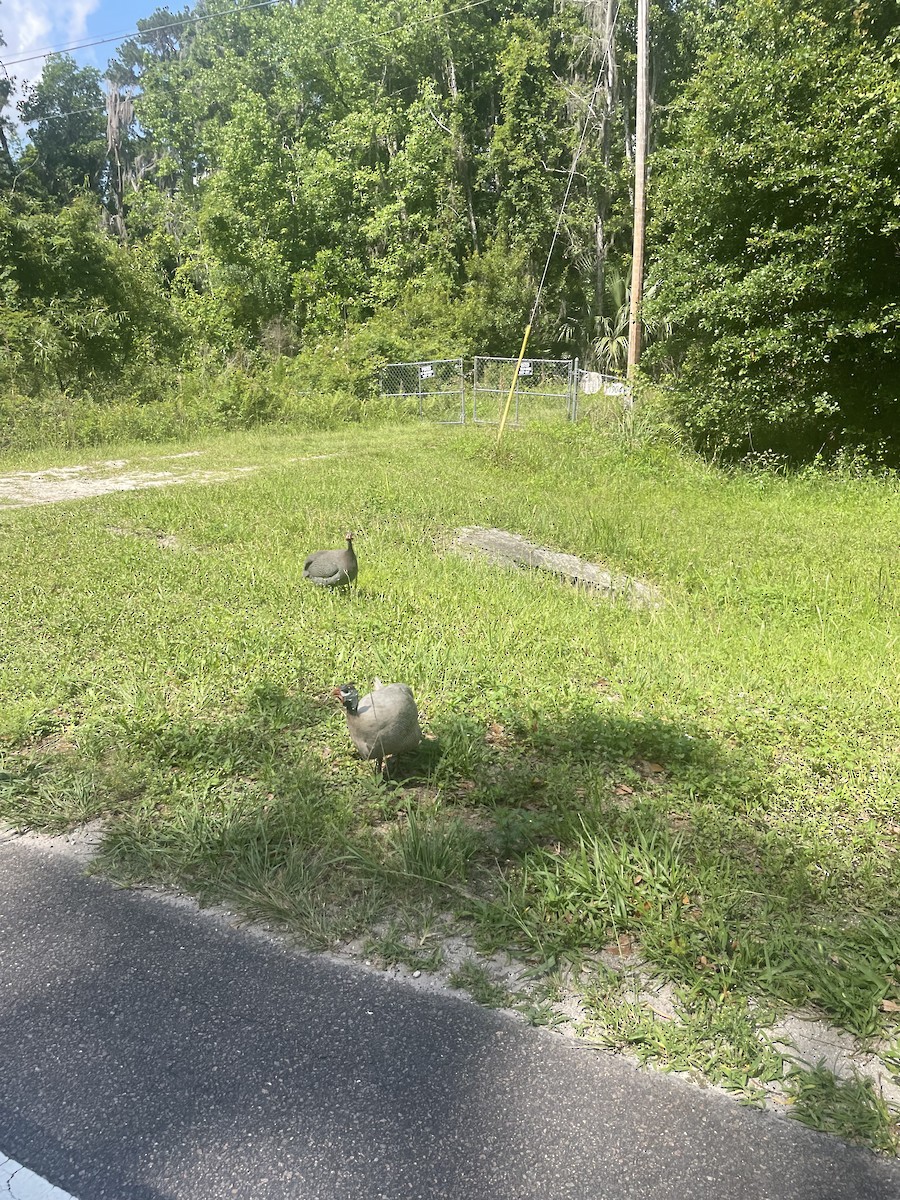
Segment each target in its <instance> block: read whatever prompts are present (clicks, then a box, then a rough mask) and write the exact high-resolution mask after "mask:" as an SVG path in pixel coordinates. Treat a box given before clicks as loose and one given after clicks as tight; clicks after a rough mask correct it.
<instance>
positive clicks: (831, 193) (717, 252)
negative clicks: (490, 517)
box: [0, 0, 900, 458]
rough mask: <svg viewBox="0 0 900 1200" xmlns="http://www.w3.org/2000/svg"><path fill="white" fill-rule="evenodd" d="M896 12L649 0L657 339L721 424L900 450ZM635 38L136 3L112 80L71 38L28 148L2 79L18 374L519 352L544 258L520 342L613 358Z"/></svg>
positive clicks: (698, 422)
mask: <svg viewBox="0 0 900 1200" xmlns="http://www.w3.org/2000/svg"><path fill="white" fill-rule="evenodd" d="M897 16H898V14H897V5H896V0H865V2H862V3H859V4H857V5H850V6H848V5H846V4H841V3H838V0H805V2H803V3H800V2H799V0H725V2H724V3H713V2H712V0H686V2H680V3H676V2H675V0H657V2H656V3H654V4H653V6H652V13H651V29H652V32H653V37H652V55H651V59H652V61H651V74H652V78H653V91H654V112H655V116H654V121H653V130H652V133H653V138H652V150H653V154H652V156H651V172H650V192H649V194H650V202H651V210H652V211H651V216H652V225H651V237H650V244H649V250H650V260H651V275H652V279H651V284H652V286H651V288H650V291H649V295H650V299H649V303H648V305H647V309H646V321H645V332H646V333H647V334H648V335H650V336H649V337H648V339H647V340H650V341H652V340H653V338H654V337H655V339H656V347H655V353H653V352H651V355H650V356H649V357H648V359H647V365H648V367H649V369H651V370H652V371H653V372H654V373H656V374H659V375H666V376H668V377H669V379H668V382H669V383H670V384H671V386H672V389H673V391H672V395H673V397H674V400H675V407H676V410H677V413H678V416H679V419H680V420H681V421H682V423H683V424H684V426H685V427H686V428H687V430H688V431H689V432H690V434H691V435H692V437H693V438H694V439H695V441H696V442H697V443H698V444H699V445H701V446H703V447H704V448H705V449H707V450H711V451H715V452H722V453H724V454H727V455H731V456H736V457H741V456H743V455H744V454H746V453H748V452H754V453H756V454H759V453H760V452H776V453H778V454H787V455H790V456H794V457H801V456H807V455H810V454H814V453H816V452H818V451H821V452H823V453H824V454H826V455H829V456H830V455H833V454H835V453H836V452H838V451H839V450H841V449H842V448H846V447H848V446H856V445H862V446H865V447H866V448H867V449H868V450H872V449H875V450H876V451H878V452H879V453H880V454H881V456H882V457H883V458H890V457H896V452H895V450H894V447H893V442H894V441H895V440H896V438H895V435H896V432H897V428H896V424H897V416H896V401H897V391H898V382H897V381H898V378H900V370H898V365H900V364H898V355H900V332H898V322H897V315H898V306H900V284H898V272H897V270H896V256H897V250H898V230H900V203H898V193H897V184H896V180H897V177H898V174H900V121H898V117H897V113H898V111H900V73H898V69H897V68H898V53H900V51H898V29H900V22H898V19H897ZM197 17H200V18H202V19H199V20H198V19H196V18H197ZM633 45H634V19H633V10H632V7H631V4H630V3H626V4H625V5H624V6H623V7H622V8H621V9H620V8H619V7H618V6H617V5H615V3H614V2H613V0H578V2H577V3H576V2H574V0H572V2H566V3H563V4H557V3H553V2H552V0H519V2H517V3H513V2H512V0H471V2H470V3H468V4H466V5H463V6H457V7H452V6H449V5H446V6H441V5H439V6H434V5H433V4H430V3H429V4H425V3H424V0H400V2H399V3H397V4H396V5H394V6H392V7H391V9H390V10H389V11H388V10H385V8H384V6H383V5H381V4H377V3H375V0H319V2H317V3H309V4H303V5H291V4H273V5H271V6H269V7H260V8H249V9H246V10H243V11H241V10H238V11H235V10H234V9H233V8H232V7H231V6H229V5H225V4H224V3H221V2H220V0H207V2H206V3H201V4H198V6H197V8H196V10H192V9H189V8H185V9H184V10H181V11H177V12H174V13H173V12H171V11H169V10H168V9H159V10H157V11H156V12H155V13H153V14H152V15H151V16H150V17H148V18H147V19H146V20H143V21H140V22H139V30H138V33H137V34H136V35H135V36H134V37H132V38H131V39H129V40H128V41H126V42H124V43H123V44H122V45H121V46H120V48H119V51H118V54H117V56H116V58H115V59H113V61H112V62H111V63H110V64H109V67H108V70H107V72H106V75H105V80H104V81H103V83H104V86H105V94H104V91H103V88H101V80H100V78H99V76H98V73H97V72H96V71H94V70H93V69H91V68H79V67H77V66H76V65H75V63H74V62H73V60H72V59H70V58H67V57H66V56H65V55H56V56H51V58H50V59H49V60H48V62H47V65H46V67H45V70H44V73H43V76H42V78H41V79H40V80H39V81H38V82H37V83H36V84H34V85H33V86H32V87H31V88H30V89H29V90H28V91H27V93H26V95H25V97H24V99H22V100H21V101H20V103H19V109H18V111H19V116H20V118H21V119H22V120H24V121H26V122H27V123H28V129H29V142H28V144H27V145H26V146H25V148H24V149H22V148H21V147H17V145H16V143H15V139H14V138H13V141H12V143H11V146H12V148H10V144H9V143H8V139H7V137H6V134H7V133H9V134H10V135H11V136H12V133H11V128H10V126H9V122H8V119H6V120H4V118H3V112H2V106H3V104H5V103H6V102H7V101H8V98H9V88H8V85H7V84H4V85H3V87H4V90H3V91H0V132H3V133H4V138H3V140H2V143H0V206H2V211H3V213H4V214H5V215H4V216H3V218H2V223H3V225H4V228H5V229H7V230H13V229H15V230H18V225H17V223H22V231H23V232H22V237H23V238H24V241H23V242H22V244H21V245H19V244H18V241H17V238H18V233H17V234H16V237H12V236H6V238H5V250H4V258H3V260H2V262H0V270H2V271H4V272H5V274H4V276H3V278H4V279H5V280H6V283H5V285H4V293H3V304H4V307H3V310H2V324H3V328H2V331H0V333H2V338H0V378H2V379H3V380H4V381H5V383H4V386H5V388H6V395H7V400H6V401H5V402H4V404H5V407H6V408H7V410H9V409H13V410H14V409H16V407H17V406H18V405H20V404H21V403H23V402H24V401H26V400H34V399H36V398H41V399H42V401H43V399H44V398H46V395H47V389H48V388H51V389H52V388H55V389H57V391H58V392H59V393H60V394H63V395H65V396H67V397H71V396H84V395H88V394H89V395H91V396H93V397H94V399H96V400H97V401H98V402H102V401H103V400H104V397H105V399H106V400H107V401H109V402H111V401H116V402H118V401H121V400H128V399H129V398H130V397H134V396H136V395H139V396H140V398H142V399H143V400H148V399H150V398H151V397H153V396H155V397H157V398H163V397H165V396H166V395H167V394H169V393H170V392H171V388H172V386H173V384H172V378H173V372H174V371H175V370H176V368H177V369H179V370H182V371H187V372H188V373H190V372H192V371H194V370H195V369H198V368H202V370H203V371H204V372H207V373H208V372H209V370H210V369H211V368H212V369H213V371H215V370H217V369H223V370H225V369H228V370H230V369H231V367H233V366H234V365H235V364H240V365H241V367H242V369H243V368H246V369H248V370H250V371H251V372H254V373H256V372H261V374H262V376H266V375H267V374H268V373H269V372H270V370H271V364H272V360H273V359H277V358H279V357H282V356H291V357H293V356H295V355H298V354H300V355H301V356H302V358H303V362H304V363H305V364H306V365H305V366H304V367H303V368H302V370H301V374H303V375H305V376H308V377H309V378H311V379H314V378H318V377H319V376H325V377H327V378H330V379H333V378H334V377H336V376H340V375H341V374H343V375H345V376H347V377H348V380H349V383H347V385H346V386H345V385H344V384H343V383H341V384H340V386H339V390H342V391H343V394H344V395H345V396H347V397H354V398H355V399H356V400H365V399H366V398H369V397H370V396H371V394H372V392H373V390H374V379H375V374H376V368H377V366H378V365H379V363H381V362H383V361H386V360H397V359H404V358H413V359H416V358H422V357H426V356H430V355H433V356H441V357H443V356H450V355H457V354H465V355H471V354H473V353H483V354H484V353H493V354H501V355H502V354H506V355H510V354H514V353H515V352H516V351H517V349H518V346H519V342H520V339H521V334H522V329H523V327H524V324H525V322H526V321H527V319H528V316H529V313H530V311H531V307H532V304H533V301H534V298H535V294H536V289H537V286H538V281H539V279H541V277H542V276H543V273H544V267H545V263H546V264H547V266H548V270H547V274H546V284H545V288H544V291H543V295H542V302H541V306H540V308H539V310H538V312H537V319H536V322H535V327H534V330H533V332H532V341H531V352H532V353H533V354H543V355H553V356H558V355H562V354H565V355H573V356H578V357H579V358H580V359H581V361H582V363H583V364H584V365H587V366H592V367H593V366H599V367H601V368H607V369H610V368H611V369H621V368H622V366H623V361H624V350H625V346H626V343H627V314H628V288H627V286H626V283H625V281H626V280H627V279H628V277H629V273H630V269H629V256H630V245H631V224H632V214H631V195H632V190H633V180H632V174H633V167H632V158H633V132H632V127H633V110H634V76H635V62H634V51H633ZM585 120H586V122H587V124H586V127H585V126H584V124H583V123H584V122H585ZM583 127H584V132H585V137H584V141H583V146H582V151H581V156H580V158H579V160H578V164H577V170H575V171H574V173H573V174H572V175H571V180H570V168H571V167H572V165H573V156H574V154H575V152H576V147H577V146H578V145H579V143H580V141H581V132H582V128H583ZM564 197H567V204H566V209H565V219H564V220H563V221H562V222H561V223H560V227H559V238H558V240H557V241H556V243H555V248H554V251H553V254H552V256H551V257H550V258H549V261H548V252H549V250H550V247H551V242H552V238H553V231H554V228H555V227H556V223H557V217H558V214H559V213H560V209H561V205H562V203H563V199H564ZM90 204H92V205H93V210H92V211H93V217H91V216H90V215H89V214H90V212H91V210H90V208H89V205H90ZM92 222H93V227H92V228H90V229H88V226H89V225H91V223H92ZM57 226H58V228H57ZM73 230H78V231H79V232H78V234H77V236H78V237H79V238H81V237H82V232H83V233H84V238H83V240H84V243H85V254H86V257H85V259H84V262H83V264H82V267H83V272H82V273H83V274H85V275H91V276H93V275H94V274H95V271H94V268H93V267H92V266H90V265H89V260H90V259H91V256H92V255H93V256H95V257H96V258H97V262H98V263H100V262H101V261H102V269H101V268H99V267H98V271H97V272H96V274H97V275H98V278H97V279H91V281H90V282H75V283H73V278H74V276H73V271H72V265H71V262H70V261H69V257H67V256H68V255H69V250H68V248H67V247H69V246H70V244H71V237H72V231H73ZM104 241H105V243H106V246H105V248H104V246H103V243H104ZM75 274H76V275H77V272H75ZM37 275H41V276H42V279H43V283H40V285H38V284H37V283H35V284H34V286H31V288H30V290H29V286H27V285H26V284H24V283H23V282H22V280H23V278H25V277H28V278H32V279H36V278H37ZM57 279H58V280H59V281H60V283H59V294H58V295H55V294H54V292H53V289H54V286H55V281H56V280H57ZM95 301H96V303H95ZM142 322H143V324H142ZM347 345H353V346H354V347H356V348H357V349H358V350H359V351H360V356H359V357H358V358H355V359H353V360H352V361H350V362H345V363H344V364H343V365H342V366H339V365H338V363H337V361H336V360H337V359H338V358H340V355H341V348H342V347H346V346H347ZM363 347H364V348H365V361H364V362H363V355H362V348H363ZM101 376H102V377H103V380H104V396H103V397H101V395H100V394H99V393H97V391H96V385H97V381H98V379H99V378H100V377H101ZM141 377H143V383H142V384H140V385H138V383H137V381H138V380H139V379H140V378H141ZM325 390H326V391H327V392H328V393H329V394H333V393H334V390H335V389H334V387H333V386H331V385H330V384H329V385H328V386H326V389H325Z"/></svg>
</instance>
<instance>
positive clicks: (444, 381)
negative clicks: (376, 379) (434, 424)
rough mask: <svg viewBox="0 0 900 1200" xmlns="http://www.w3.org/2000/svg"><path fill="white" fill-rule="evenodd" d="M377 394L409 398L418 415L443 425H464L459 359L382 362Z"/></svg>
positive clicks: (463, 386) (461, 363)
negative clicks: (414, 402) (417, 409)
mask: <svg viewBox="0 0 900 1200" xmlns="http://www.w3.org/2000/svg"><path fill="white" fill-rule="evenodd" d="M380 382H381V394H382V396H390V397H395V398H402V399H406V400H409V399H413V400H415V401H416V402H417V404H418V407H419V416H420V417H425V418H427V419H428V420H430V421H442V422H443V423H444V424H447V425H464V424H465V420H466V392H465V378H464V376H463V361H462V359H461V358H438V359H430V360H428V361H427V362H411V363H386V364H385V366H383V367H382V368H381V379H380Z"/></svg>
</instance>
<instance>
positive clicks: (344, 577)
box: [303, 533, 359, 588]
mask: <svg viewBox="0 0 900 1200" xmlns="http://www.w3.org/2000/svg"><path fill="white" fill-rule="evenodd" d="M358 569H359V567H358V564H357V561H356V551H355V550H354V549H353V534H352V533H348V534H347V549H346V550H316V551H315V552H314V553H313V554H310V555H309V556H308V557H307V559H306V562H305V563H304V564H303V578H304V579H308V580H309V581H310V583H314V584H316V585H317V586H318V587H328V588H340V587H348V586H349V585H350V584H351V583H352V582H353V580H354V579H355V578H356V574H357V571H358Z"/></svg>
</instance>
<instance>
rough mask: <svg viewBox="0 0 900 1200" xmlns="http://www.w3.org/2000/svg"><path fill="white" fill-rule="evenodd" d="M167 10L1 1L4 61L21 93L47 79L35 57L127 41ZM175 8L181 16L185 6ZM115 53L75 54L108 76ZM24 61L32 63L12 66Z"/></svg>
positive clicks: (117, 3) (94, 1)
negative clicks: (145, 20) (96, 42)
mask: <svg viewBox="0 0 900 1200" xmlns="http://www.w3.org/2000/svg"><path fill="white" fill-rule="evenodd" d="M163 7H166V5H165V3H164V0H160V2H157V0H0V32H2V34H3V37H4V39H5V41H6V46H5V48H3V49H2V50H0V58H2V61H3V63H4V65H5V66H6V68H7V71H8V73H9V74H10V75H11V76H13V77H14V78H15V79H16V80H17V81H18V83H19V86H20V91H21V87H22V86H23V85H27V84H28V83H30V82H33V81H34V80H35V79H37V78H38V77H39V76H40V73H41V69H42V66H43V59H40V58H37V59H34V58H31V56H32V55H35V54H37V53H39V52H40V51H43V50H47V49H53V50H62V49H64V48H66V47H68V46H71V45H73V44H75V43H78V42H88V41H91V40H93V39H95V38H102V37H106V36H109V35H113V34H115V35H121V37H127V36H128V34H129V33H131V32H132V31H133V30H134V29H135V28H136V22H137V21H138V20H139V19H140V18H142V17H149V16H150V14H151V13H152V12H155V10H156V9H157V8H163ZM169 7H170V8H174V9H175V10H176V11H177V10H178V9H179V8H182V7H184V0H180V2H179V0H173V3H172V4H170V5H169ZM115 50H116V43H115V42H109V43H107V44H105V45H101V46H93V47H90V48H86V49H83V50H75V51H71V53H72V57H73V58H74V59H75V60H76V62H78V63H79V64H80V65H81V66H92V67H97V68H98V69H99V70H100V71H103V70H104V69H105V68H106V64H107V62H108V61H109V59H110V58H111V57H112V56H113V54H114V53H115ZM24 57H29V58H30V61H28V62H19V63H14V62H13V61H12V60H14V59H21V58H24Z"/></svg>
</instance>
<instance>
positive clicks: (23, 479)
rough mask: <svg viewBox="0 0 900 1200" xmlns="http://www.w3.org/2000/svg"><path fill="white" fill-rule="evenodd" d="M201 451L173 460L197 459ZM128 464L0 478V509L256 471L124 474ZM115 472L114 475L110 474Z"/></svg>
mask: <svg viewBox="0 0 900 1200" xmlns="http://www.w3.org/2000/svg"><path fill="white" fill-rule="evenodd" d="M199 453H200V451H191V452H190V453H189V455H188V454H185V455H174V454H173V455H170V456H169V457H171V458H186V457H194V456H195V455H196V454H199ZM127 466H128V463H127V461H124V460H122V461H110V462H102V463H95V464H94V465H92V466H79V467H48V468H47V469H46V470H44V471H17V472H15V474H13V475H3V476H0V509H3V508H27V507H28V506H30V505H34V504H58V503H60V502H61V501H63V500H85V499H87V498H89V497H90V496H105V495H107V494H108V493H110V492H135V491H139V490H140V489H142V488H161V487H172V486H174V485H175V484H179V483H226V482H228V481H229V480H231V479H235V478H237V477H239V476H241V475H247V474H249V473H251V472H253V471H255V470H257V468H256V467H255V466H249V467H231V468H230V469H228V470H222V471H183V472H175V471H142V470H130V471H126V470H124V468H125V467H127ZM110 472H114V473H112V474H111V473H110Z"/></svg>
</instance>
